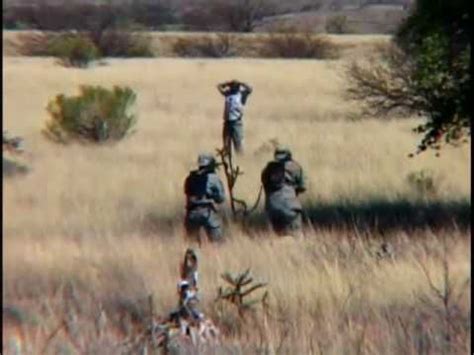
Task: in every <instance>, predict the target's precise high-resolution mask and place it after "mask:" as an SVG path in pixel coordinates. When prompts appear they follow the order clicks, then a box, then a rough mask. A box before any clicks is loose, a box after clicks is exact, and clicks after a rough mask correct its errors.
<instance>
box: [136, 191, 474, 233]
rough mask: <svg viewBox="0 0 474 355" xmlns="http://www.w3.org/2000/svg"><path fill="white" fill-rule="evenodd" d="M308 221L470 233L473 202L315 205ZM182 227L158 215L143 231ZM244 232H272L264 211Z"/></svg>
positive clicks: (365, 227) (329, 226)
mask: <svg viewBox="0 0 474 355" xmlns="http://www.w3.org/2000/svg"><path fill="white" fill-rule="evenodd" d="M180 217H181V218H180ZM183 217H184V216H183ZM229 221H230V218H225V222H224V225H227V224H228V223H229ZM305 221H306V223H307V222H308V221H310V222H311V224H312V226H313V227H314V228H315V229H354V228H358V229H360V230H369V231H373V232H389V231H396V230H404V231H411V230H416V229H425V228H431V229H445V228H454V227H457V228H459V229H460V230H467V229H470V227H471V202H470V200H469V199H461V200H452V201H407V200H397V201H387V200H371V201H366V202H360V203H354V202H350V201H348V202H346V201H340V202H334V203H311V204H308V205H306V206H305ZM181 225H182V216H178V215H175V216H174V217H171V216H168V217H160V216H159V214H157V213H156V214H150V215H148V216H147V218H146V223H145V224H144V225H143V227H144V229H145V230H146V231H148V232H151V233H152V234H153V233H160V232H161V233H163V232H165V233H172V232H173V230H176V228H178V227H180V226H181ZM224 228H225V227H224ZM244 230H245V231H246V233H248V234H250V235H253V234H258V233H263V232H265V231H268V230H269V225H268V221H267V218H266V216H265V212H264V211H263V208H260V209H259V210H258V211H256V212H254V213H253V214H252V215H250V216H249V217H248V218H247V219H246V220H245V223H244Z"/></svg>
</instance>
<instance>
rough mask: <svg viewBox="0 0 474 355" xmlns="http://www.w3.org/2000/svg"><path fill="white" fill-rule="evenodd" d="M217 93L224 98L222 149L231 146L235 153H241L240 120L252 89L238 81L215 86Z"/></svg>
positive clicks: (241, 129)
mask: <svg viewBox="0 0 474 355" xmlns="http://www.w3.org/2000/svg"><path fill="white" fill-rule="evenodd" d="M217 89H218V90H219V92H220V93H221V94H222V95H223V96H224V97H225V106H224V129H223V132H222V134H223V140H224V148H225V149H228V150H229V149H231V144H233V145H234V149H235V151H236V152H237V153H242V150H243V147H242V140H243V138H244V132H243V125H242V118H243V116H244V112H243V110H244V106H245V104H246V103H247V98H248V96H249V95H250V94H251V93H252V88H251V87H250V86H249V85H247V84H245V83H242V82H240V81H237V80H232V81H229V82H225V83H221V84H219V85H217Z"/></svg>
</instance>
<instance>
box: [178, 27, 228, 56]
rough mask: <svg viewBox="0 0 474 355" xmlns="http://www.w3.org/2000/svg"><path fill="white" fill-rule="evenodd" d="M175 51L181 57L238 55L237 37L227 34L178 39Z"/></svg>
mask: <svg viewBox="0 0 474 355" xmlns="http://www.w3.org/2000/svg"><path fill="white" fill-rule="evenodd" d="M173 51H174V53H175V54H176V55H178V56H179V57H203V58H224V57H233V56H235V55H237V48H236V40H235V36H234V35H231V34H227V33H222V34H217V35H215V36H203V37H199V38H186V37H183V38H178V39H176V41H175V42H174V43H173Z"/></svg>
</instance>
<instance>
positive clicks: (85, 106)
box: [43, 86, 137, 143]
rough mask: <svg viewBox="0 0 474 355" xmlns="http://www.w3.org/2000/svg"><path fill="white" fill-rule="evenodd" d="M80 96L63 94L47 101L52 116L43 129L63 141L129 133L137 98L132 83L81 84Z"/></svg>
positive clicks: (111, 137) (100, 140) (112, 138)
mask: <svg viewBox="0 0 474 355" xmlns="http://www.w3.org/2000/svg"><path fill="white" fill-rule="evenodd" d="M79 90H80V93H79V95H78V96H71V97H67V96H65V95H63V94H60V95H57V96H56V98H54V99H53V100H51V101H50V102H49V103H48V106H47V111H48V113H49V115H50V120H49V121H48V122H47V124H46V128H45V129H44V130H43V133H44V134H45V135H46V137H47V138H49V139H51V140H53V141H55V142H60V143H68V142H70V141H72V140H76V141H80V142H93V143H104V142H110V141H118V140H121V139H122V138H124V137H125V136H126V135H128V134H130V133H131V131H132V128H133V126H134V125H135V123H136V116H135V115H134V114H132V113H131V112H130V109H131V107H132V106H133V105H134V103H135V101H136V97H137V96H136V94H135V92H134V91H133V90H132V89H130V88H129V87H119V86H115V87H114V88H113V89H111V90H110V89H106V88H103V87H100V86H81V87H80V89H79Z"/></svg>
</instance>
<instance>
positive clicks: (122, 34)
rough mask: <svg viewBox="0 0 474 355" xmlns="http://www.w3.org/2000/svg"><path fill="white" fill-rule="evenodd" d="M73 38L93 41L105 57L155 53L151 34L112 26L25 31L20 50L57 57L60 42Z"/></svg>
mask: <svg viewBox="0 0 474 355" xmlns="http://www.w3.org/2000/svg"><path fill="white" fill-rule="evenodd" d="M71 38H75V39H76V42H80V43H85V42H87V43H90V44H93V45H94V46H95V47H96V48H97V50H98V53H97V54H99V53H100V56H103V57H153V55H154V53H153V51H152V49H151V37H150V36H149V35H146V34H143V33H141V32H135V31H128V30H112V29H109V30H95V31H87V32H77V31H69V32H61V33H51V32H29V33H24V34H20V35H19V42H18V45H17V50H18V51H19V52H20V53H21V54H22V55H26V56H58V43H64V44H66V43H68V44H70V42H71V41H70V39H71ZM59 47H64V46H63V45H60V46H59ZM68 47H70V46H68ZM89 47H90V46H89ZM60 52H61V53H62V52H63V51H60ZM89 52H90V50H89ZM95 56H96V55H95ZM95 56H94V57H95Z"/></svg>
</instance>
